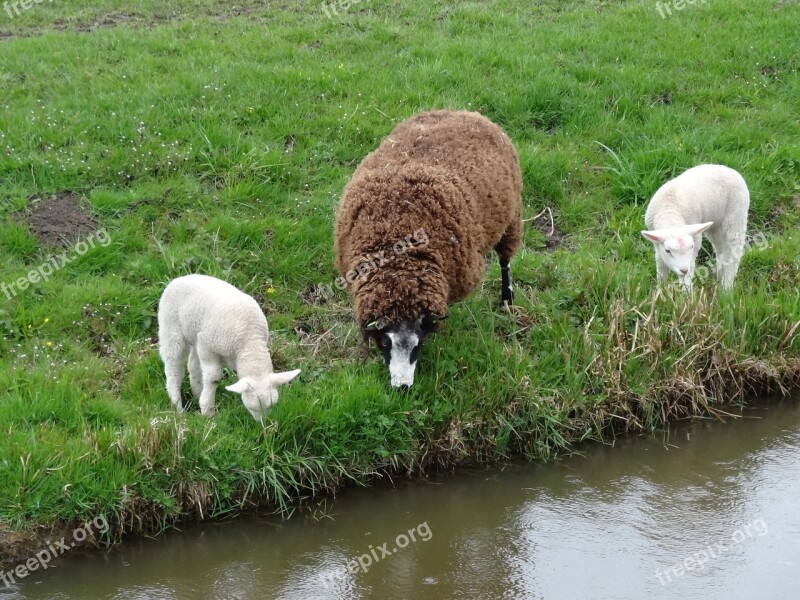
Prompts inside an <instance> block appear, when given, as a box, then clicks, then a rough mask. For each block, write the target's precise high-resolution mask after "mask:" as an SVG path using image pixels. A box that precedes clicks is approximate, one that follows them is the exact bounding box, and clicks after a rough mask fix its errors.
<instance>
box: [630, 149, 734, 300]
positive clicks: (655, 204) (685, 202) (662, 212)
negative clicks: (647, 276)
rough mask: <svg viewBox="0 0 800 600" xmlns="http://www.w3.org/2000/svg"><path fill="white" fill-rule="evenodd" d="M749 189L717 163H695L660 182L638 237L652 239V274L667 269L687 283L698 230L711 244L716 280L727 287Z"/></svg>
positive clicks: (661, 276) (697, 249)
mask: <svg viewBox="0 0 800 600" xmlns="http://www.w3.org/2000/svg"><path fill="white" fill-rule="evenodd" d="M749 207H750V193H749V192H748V190H747V184H746V183H745V181H744V179H743V178H742V176H741V175H739V173H737V172H736V171H734V170H733V169H730V168H728V167H724V166H722V165H699V166H697V167H693V168H691V169H689V170H688V171H684V172H683V173H682V174H681V175H679V176H678V177H676V178H675V179H672V180H670V181H668V182H667V183H665V184H664V185H662V186H661V187H660V188H659V189H658V191H656V193H655V194H654V195H653V198H652V199H651V200H650V203H649V204H648V206H647V212H646V213H645V217H644V221H645V224H646V225H647V227H648V228H649V231H642V235H643V236H644V237H646V238H647V239H648V240H650V241H651V242H653V245H654V246H655V251H656V273H657V275H658V280H659V281H663V280H664V279H666V278H667V277H668V276H669V272H670V271H673V272H674V273H675V274H676V275H678V277H679V278H680V279H681V281H682V282H683V285H684V286H685V287H686V288H687V289H691V287H692V276H693V275H694V269H695V259H696V258H697V254H698V253H699V252H700V244H701V243H702V241H703V232H705V234H706V237H708V240H709V241H710V242H711V246H712V247H713V248H714V254H715V255H716V261H717V278H718V279H719V281H720V284H721V285H722V287H723V288H725V289H730V288H731V287H733V280H734V278H735V277H736V272H737V271H738V270H739V261H740V260H741V258H742V254H743V253H744V245H745V236H746V232H747V210H748V208H749Z"/></svg>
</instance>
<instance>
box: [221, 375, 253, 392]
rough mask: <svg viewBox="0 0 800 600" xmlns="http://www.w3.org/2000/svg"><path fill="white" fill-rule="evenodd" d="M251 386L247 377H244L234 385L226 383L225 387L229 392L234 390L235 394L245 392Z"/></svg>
mask: <svg viewBox="0 0 800 600" xmlns="http://www.w3.org/2000/svg"><path fill="white" fill-rule="evenodd" d="M249 388H250V383H249V382H248V381H247V378H246V377H243V378H242V379H240V380H239V381H237V382H236V383H234V384H232V385H226V386H225V389H226V390H228V391H229V392H233V393H234V394H243V393H244V392H246V391H247V390H248V389H249Z"/></svg>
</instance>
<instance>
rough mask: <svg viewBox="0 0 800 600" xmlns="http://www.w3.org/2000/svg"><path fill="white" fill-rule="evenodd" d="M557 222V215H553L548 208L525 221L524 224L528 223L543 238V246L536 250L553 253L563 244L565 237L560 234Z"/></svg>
mask: <svg viewBox="0 0 800 600" xmlns="http://www.w3.org/2000/svg"><path fill="white" fill-rule="evenodd" d="M557 220H558V215H554V214H553V211H552V209H551V208H550V207H548V208H545V209H544V210H543V211H542V212H540V213H539V214H538V215H535V216H533V217H531V218H530V219H526V220H525V223H530V226H531V227H533V228H534V229H536V230H537V231H538V232H539V233H541V234H542V237H544V245H543V246H540V247H538V248H536V250H546V251H547V252H553V251H555V250H558V249H559V248H560V247H561V246H562V245H563V244H564V238H565V236H564V234H563V233H562V232H561V229H560V228H559V226H558V223H557Z"/></svg>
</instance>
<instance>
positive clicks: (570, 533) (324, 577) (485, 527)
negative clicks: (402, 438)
mask: <svg viewBox="0 0 800 600" xmlns="http://www.w3.org/2000/svg"><path fill="white" fill-rule="evenodd" d="M798 449H800V410H799V409H798V406H797V403H785V404H784V405H782V406H773V407H771V408H769V409H760V410H756V411H753V412H751V413H749V418H746V419H742V420H738V421H734V420H730V421H728V422H727V423H725V424H720V423H713V422H701V423H697V424H694V425H692V426H690V427H685V428H680V429H677V430H674V431H673V432H672V433H671V434H670V436H669V437H666V436H662V437H661V438H659V439H654V438H625V439H622V440H619V442H618V443H617V444H616V447H614V448H609V447H599V446H589V447H586V448H585V454H584V455H583V456H574V457H570V458H568V459H565V460H561V461H558V462H556V463H554V464H550V465H544V466H536V465H518V466H512V467H506V468H503V469H495V470H491V471H475V472H471V473H463V472H462V473H460V474H459V475H457V476H453V477H447V478H443V479H438V480H427V481H423V482H414V483H406V482H401V483H398V487H397V488H389V487H385V488H378V489H371V490H353V491H350V492H347V493H346V494H343V495H341V496H340V497H339V498H337V499H336V501H335V502H334V503H333V504H332V506H333V511H334V514H333V515H332V516H333V519H323V520H322V521H319V522H315V521H312V520H310V519H305V518H295V519H292V520H289V521H286V522H281V521H278V520H275V519H273V518H256V517H253V518H248V519H242V520H239V521H236V522H231V523H222V524H209V525H204V526H202V527H192V528H188V529H187V530H186V531H184V532H183V533H175V534H170V535H167V536H164V537H163V538H161V539H159V540H155V541H154V540H135V541H130V542H128V543H127V544H126V545H125V546H124V547H123V548H119V549H116V550H114V551H112V552H110V553H107V554H92V555H86V556H71V557H69V558H64V559H61V560H60V562H59V564H58V568H55V569H53V568H51V569H48V570H47V571H45V572H37V573H34V574H32V575H30V576H29V577H28V578H27V579H26V580H24V582H23V584H22V586H21V589H18V590H16V591H11V593H8V592H9V591H8V590H6V593H5V594H3V593H2V591H0V598H6V597H8V598H14V599H16V598H30V599H39V598H58V599H62V598H63V599H73V598H74V599H81V600H84V599H92V598H119V599H123V598H125V599H126V600H127V599H129V598H147V599H154V598H156V599H161V598H163V599H172V598H176V599H185V598H220V599H224V598H231V599H233V598H237V599H238V598H241V599H244V598H286V599H303V600H305V599H308V598H342V599H344V598H348V599H349V598H421V599H428V598H430V599H442V598H459V599H462V598H463V599H470V598H475V599H482V600H483V599H490V598H526V599H527V598H578V597H580V598H587V599H591V598H596V599H604V600H607V599H615V600H616V599H621V598H631V599H640V598H670V599H671V598H702V599H703V600H711V599H715V598H720V599H722V598H726V599H727V598H751V597H752V598H762V597H769V598H795V597H797V595H798V585H797V581H798V578H797V576H796V575H795V572H796V571H797V568H798V566H800V511H798V498H800V461H798V460H797V458H796V457H797V455H798ZM423 522H425V523H427V524H428V526H429V527H430V533H431V534H432V536H431V537H430V539H429V540H428V541H423V540H422V539H418V541H416V542H411V541H409V543H408V546H407V547H405V548H399V547H397V542H398V541H401V540H400V539H399V538H398V535H400V534H406V535H407V534H408V532H409V530H410V529H412V528H416V527H418V526H419V525H420V524H421V523H423ZM754 523H755V524H757V523H761V524H763V526H764V527H763V528H756V526H755V525H754ZM746 528H747V531H749V534H745V530H746ZM762 531H763V534H761V533H760V532H762ZM737 532H738V535H737ZM417 537H419V536H417ZM720 543H722V544H724V545H725V547H726V549H725V550H724V551H722V550H720V549H719V547H718V546H715V544H720ZM384 544H386V546H385V547H386V549H387V550H392V549H394V550H396V551H395V552H393V553H390V554H389V555H388V556H382V554H383V552H380V551H379V550H378V548H380V547H381V546H382V545H384ZM709 547H710V549H714V548H716V549H717V550H716V551H715V552H714V554H715V555H714V556H710V555H709V556H708V557H707V559H706V560H704V561H703V564H702V565H701V567H702V568H700V566H698V565H697V562H696V561H695V563H692V562H691V561H689V562H688V563H687V562H686V559H687V558H689V559H692V558H693V557H697V558H702V557H703V555H702V554H701V553H702V552H706V553H707V554H708V553H709V550H710V549H709ZM359 557H362V565H365V564H366V561H367V558H368V559H369V561H370V562H371V563H372V564H370V565H368V566H367V567H366V571H365V570H364V569H362V568H361V565H359V564H358V562H357V561H358V559H359ZM376 558H377V559H378V560H376ZM348 563H349V564H350V565H351V567H353V566H354V567H355V568H351V571H350V572H349V571H347V566H348ZM687 564H688V565H689V566H693V567H694V568H693V569H691V570H687V569H686V565H687ZM675 566H678V569H677V571H676V570H675V568H674V567H675ZM659 573H660V575H659ZM667 575H668V576H669V577H667Z"/></svg>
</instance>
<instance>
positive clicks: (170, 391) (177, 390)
mask: <svg viewBox="0 0 800 600" xmlns="http://www.w3.org/2000/svg"><path fill="white" fill-rule="evenodd" d="M186 350H187V349H186V345H185V344H184V342H183V340H182V339H175V338H173V339H169V338H167V339H164V338H163V337H162V338H161V341H160V345H159V353H160V354H161V360H163V361H164V374H165V375H166V378H167V395H168V396H169V401H170V403H171V404H172V406H173V408H174V409H175V410H176V411H178V412H183V404H182V403H181V382H182V381H183V376H184V375H185V369H184V365H185V364H186V362H185V361H186Z"/></svg>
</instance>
